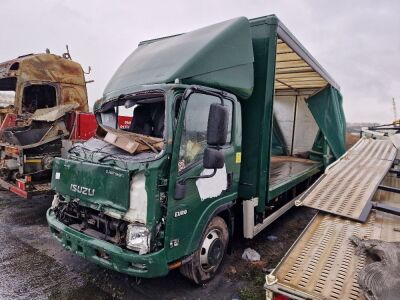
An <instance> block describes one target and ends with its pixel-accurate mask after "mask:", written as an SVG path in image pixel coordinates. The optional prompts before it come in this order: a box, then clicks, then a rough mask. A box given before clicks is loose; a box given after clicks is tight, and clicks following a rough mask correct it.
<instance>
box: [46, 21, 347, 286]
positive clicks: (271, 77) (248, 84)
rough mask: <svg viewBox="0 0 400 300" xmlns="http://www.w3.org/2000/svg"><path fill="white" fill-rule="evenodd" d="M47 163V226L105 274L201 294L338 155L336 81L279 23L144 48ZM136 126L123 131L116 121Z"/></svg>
mask: <svg viewBox="0 0 400 300" xmlns="http://www.w3.org/2000/svg"><path fill="white" fill-rule="evenodd" d="M94 112H95V114H96V120H97V122H98V128H97V132H96V136H95V137H94V138H92V139H90V140H88V141H86V142H85V143H83V144H81V145H76V146H75V147H74V148H72V149H71V150H70V154H69V157H68V159H62V158H56V159H55V161H54V165H53V173H52V188H53V189H54V190H55V192H56V194H55V197H54V200H53V203H52V206H51V208H50V209H49V210H48V212H47V220H48V223H49V225H50V229H51V231H52V233H53V235H54V236H55V237H56V238H57V239H58V240H59V241H60V243H61V244H62V245H63V247H65V248H66V249H68V250H71V251H73V252H75V253H76V254H78V255H80V256H82V257H84V258H86V259H88V260H90V261H92V262H95V263H97V264H99V265H101V266H104V267H106V268H110V269H113V270H116V271H118V272H123V273H126V274H129V275H132V276H137V277H147V278H149V277H159V276H164V275H166V274H167V273H168V272H169V270H171V269H175V268H180V270H181V272H182V274H183V275H184V276H186V277H188V278H189V279H191V280H193V281H194V282H196V283H198V284H202V283H204V282H207V281H208V280H210V279H211V278H213V276H214V275H215V274H216V272H217V271H218V269H219V267H220V265H221V262H222V260H223V257H224V255H225V254H226V252H227V250H228V248H229V247H231V241H232V236H233V235H234V234H243V235H244V237H245V238H249V239H250V238H253V237H254V236H255V235H256V234H257V233H259V232H260V231H261V230H262V229H263V228H265V227H267V226H268V225H269V224H270V223H271V222H273V221H274V220H276V219H277V218H278V217H279V216H280V215H282V214H283V213H284V212H286V211H287V210H288V209H289V208H290V207H292V206H293V204H294V199H296V197H297V196H298V195H300V194H301V193H302V192H303V191H305V190H306V189H307V188H308V187H309V186H310V185H311V184H312V183H313V182H315V181H316V180H317V179H318V177H319V176H320V175H321V174H322V173H323V171H324V169H325V168H326V167H327V166H328V165H329V164H330V163H332V162H333V161H335V160H336V159H337V158H338V157H340V156H341V155H342V154H343V153H344V152H345V118H344V113H343V109H342V97H341V94H340V92H339V86H338V84H337V83H336V82H335V81H334V80H333V79H332V77H331V76H330V75H329V74H328V73H327V72H326V71H325V70H324V69H323V68H322V67H321V65H320V64H319V63H318V62H317V61H316V60H315V59H314V58H313V57H312V56H311V55H310V53H309V52H308V51H307V50H306V49H305V48H304V47H303V46H302V45H301V44H300V43H299V41H298V40H297V39H296V38H295V37H294V36H293V35H292V34H291V33H290V32H289V31H288V29H287V28H286V27H285V26H284V25H283V24H282V22H281V21H280V20H279V19H278V18H277V17H276V16H274V15H270V16H265V17H260V18H256V19H251V20H249V19H247V18H245V17H240V18H235V19H232V20H228V21H225V22H222V23H218V24H215V25H211V26H208V27H205V28H201V29H198V30H195V31H192V32H188V33H185V34H179V35H175V36H170V37H165V38H159V39H154V40H149V41H144V42H141V43H140V44H139V46H138V48H137V49H136V50H135V51H134V52H133V53H132V54H131V55H130V56H129V57H128V58H127V59H126V60H125V61H124V62H123V63H122V65H121V66H120V67H119V69H118V70H117V71H116V73H115V74H114V76H113V77H112V78H111V80H110V82H109V83H108V85H107V86H106V88H105V91H104V94H103V97H102V98H101V99H100V100H99V101H97V102H96V103H95V106H94ZM121 115H126V116H133V121H132V123H131V124H130V126H129V128H125V129H124V130H122V129H118V128H119V126H118V125H119V122H118V121H117V120H118V116H121Z"/></svg>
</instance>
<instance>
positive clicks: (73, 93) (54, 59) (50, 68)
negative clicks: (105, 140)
mask: <svg viewBox="0 0 400 300" xmlns="http://www.w3.org/2000/svg"><path fill="white" fill-rule="evenodd" d="M0 106H1V107H0V124H1V125H0V186H2V187H3V188H6V189H8V190H11V191H12V192H15V193H17V194H18V195H20V196H22V197H25V198H29V197H31V196H33V195H36V194H40V193H43V192H50V191H51V190H50V185H49V182H50V178H51V166H52V162H53V159H54V157H57V156H61V151H62V140H64V139H69V138H72V135H73V138H74V139H80V138H82V139H87V138H88V137H91V136H93V134H94V132H92V133H86V135H81V137H80V136H79V134H77V129H78V128H77V126H78V125H79V124H77V122H78V121H79V119H80V118H82V117H83V116H84V115H85V113H87V112H88V99H87V91H86V82H85V76H84V72H83V70H82V67H81V65H80V64H79V63H77V62H74V61H72V60H71V59H68V57H63V56H58V55H54V54H47V53H46V54H29V55H25V56H20V57H18V58H16V59H13V60H10V61H6V62H4V63H1V64H0ZM78 112H79V113H81V115H79V113H78ZM92 123H94V124H95V120H94V117H93V118H92ZM92 131H93V126H92ZM71 134H72V135H71Z"/></svg>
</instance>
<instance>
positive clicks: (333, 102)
mask: <svg viewBox="0 0 400 300" xmlns="http://www.w3.org/2000/svg"><path fill="white" fill-rule="evenodd" d="M307 105H308V108H309V109H310V111H311V113H312V115H313V116H314V119H315V121H316V122H317V124H318V127H319V128H320V130H321V131H322V133H323V134H324V136H325V138H326V140H327V141H328V144H329V147H330V148H331V150H332V152H333V155H334V156H335V158H339V157H340V156H342V155H343V154H344V153H345V152H346V119H345V116H344V112H343V106H342V95H341V94H340V92H339V91H338V90H337V89H335V88H334V87H332V86H327V87H326V88H324V89H323V90H321V91H319V92H318V93H316V94H315V95H313V96H311V97H310V98H308V99H307Z"/></svg>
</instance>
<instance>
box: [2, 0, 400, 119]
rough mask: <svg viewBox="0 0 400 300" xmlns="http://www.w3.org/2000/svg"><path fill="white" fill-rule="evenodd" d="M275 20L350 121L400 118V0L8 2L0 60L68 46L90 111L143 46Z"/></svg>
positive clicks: (4, 10) (5, 0) (4, 0)
mask: <svg viewBox="0 0 400 300" xmlns="http://www.w3.org/2000/svg"><path fill="white" fill-rule="evenodd" d="M271 13H274V14H276V15H277V16H278V17H279V18H280V19H281V20H282V21H283V23H285V25H286V26H287V27H288V28H289V29H290V30H291V32H292V33H293V34H294V35H295V36H296V37H297V38H298V39H299V40H300V41H301V42H302V43H303V45H304V46H305V47H306V48H307V49H308V50H309V51H310V52H311V53H312V55H313V56H314V57H315V58H316V59H317V60H318V61H319V62H320V63H321V64H322V66H324V68H325V69H326V70H327V71H328V72H329V73H330V74H331V75H332V76H333V78H334V79H335V80H336V81H337V82H338V83H339V84H340V86H341V89H342V94H343V97H344V108H345V113H346V117H347V120H348V121H352V122H356V121H378V122H391V121H392V119H393V111H392V101H391V98H392V97H396V98H397V103H398V108H399V109H398V115H399V117H400V17H399V13H400V1H398V0H392V1H391V0H387V1H376V0H375V1H371V0H363V1H361V0H359V1H351V0H349V1H318V0H314V1H288V0H280V1H277V0H275V1H268V0H264V1H260V0H235V1H228V0H220V1H217V0H207V1H206V0H202V1H187V0H186V1H184V0H183V1H181V0H174V1H151V0H148V1H122V0H117V1H88V0H85V1H79V0H74V1H68V0H61V1H60V0H41V1H35V0H26V1H16V0H1V1H0V20H1V24H2V30H1V42H0V61H5V60H8V59H12V58H14V57H16V56H19V55H22V54H27V53H32V52H34V53H38V52H44V50H45V49H46V48H49V49H50V50H51V51H52V52H53V53H56V54H61V53H63V52H64V50H65V44H68V45H69V47H70V51H71V55H72V58H73V59H74V60H76V61H78V62H80V63H81V64H82V65H83V67H84V68H85V69H86V68H87V67H88V66H89V65H90V66H91V67H92V74H91V75H89V76H88V77H87V79H94V80H95V82H94V83H91V84H90V85H89V87H88V91H89V99H90V105H91V106H92V104H93V102H94V101H95V100H96V99H98V98H99V97H100V96H101V94H102V92H103V89H104V87H105V85H106V84H107V82H108V80H109V79H110V77H111V76H112V75H113V73H114V71H115V70H116V68H117V67H118V66H119V65H120V64H121V63H122V61H123V60H124V59H125V58H126V57H127V56H128V55H129V54H130V53H131V52H132V51H133V50H134V49H135V48H136V46H137V44H138V43H139V42H140V41H141V40H145V39H149V38H156V37H161V36H165V35H170V34H176V33H181V32H185V31H190V30H192V29H196V28H199V27H202V26H206V25H209V24H212V23H216V22H219V21H223V20H226V19H229V18H233V17H237V16H246V17H248V18H251V17H258V16H262V15H267V14H271Z"/></svg>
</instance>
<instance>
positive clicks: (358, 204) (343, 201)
mask: <svg viewBox="0 0 400 300" xmlns="http://www.w3.org/2000/svg"><path fill="white" fill-rule="evenodd" d="M396 154H397V150H396V148H395V147H394V146H393V143H392V142H391V141H390V140H374V139H366V138H362V139H360V140H359V141H358V142H357V144H355V145H354V146H353V147H352V148H351V149H350V150H349V151H348V152H346V154H345V156H344V157H342V158H341V159H340V160H338V161H337V162H336V163H335V164H334V165H333V166H332V167H329V168H328V169H327V171H326V172H325V174H324V175H323V176H322V177H321V178H320V180H318V181H317V183H316V184H314V186H313V187H312V188H311V189H310V190H308V191H307V192H306V193H305V195H304V196H303V197H302V199H299V200H298V201H297V202H296V205H304V206H308V207H312V208H315V209H318V210H321V211H325V212H329V213H332V214H335V215H339V216H343V217H347V218H350V219H354V220H358V221H362V222H364V221H365V220H366V219H367V217H368V213H369V211H370V210H371V201H370V200H371V199H372V197H373V195H374V194H375V192H376V190H377V188H378V185H379V184H380V182H381V181H382V179H383V177H384V176H385V175H386V173H387V172H388V170H389V169H390V167H391V166H392V164H393V160H394V159H395V157H396Z"/></svg>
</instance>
